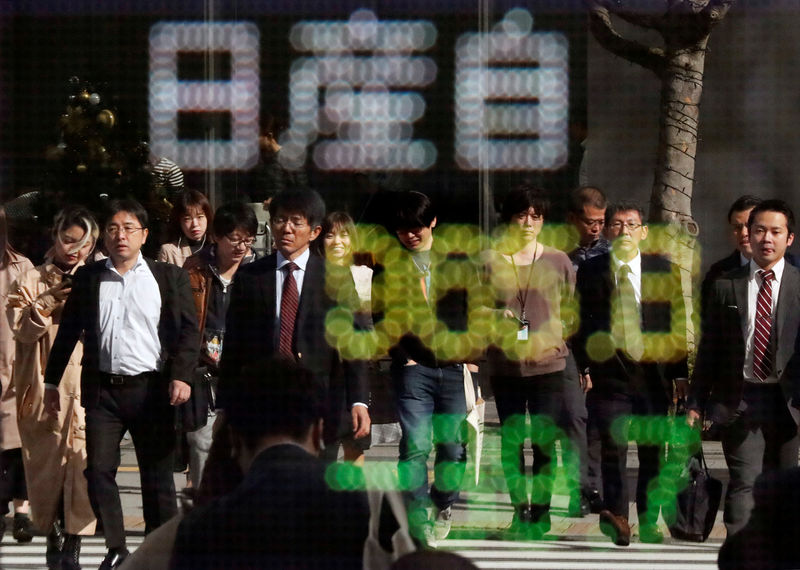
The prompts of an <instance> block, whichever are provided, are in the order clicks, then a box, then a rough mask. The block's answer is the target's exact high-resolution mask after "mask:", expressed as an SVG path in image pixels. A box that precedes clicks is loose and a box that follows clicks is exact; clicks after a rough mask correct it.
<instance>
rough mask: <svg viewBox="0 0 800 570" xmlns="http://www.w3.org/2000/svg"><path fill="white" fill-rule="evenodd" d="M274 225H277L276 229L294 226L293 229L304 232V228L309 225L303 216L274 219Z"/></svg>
mask: <svg viewBox="0 0 800 570" xmlns="http://www.w3.org/2000/svg"><path fill="white" fill-rule="evenodd" d="M272 223H273V224H275V226H276V227H282V226H285V225H286V224H292V227H293V228H294V229H296V230H302V229H303V228H304V227H306V226H307V225H308V222H307V221H306V219H305V218H304V217H302V216H292V217H291V218H286V217H284V216H279V217H277V218H273V219H272Z"/></svg>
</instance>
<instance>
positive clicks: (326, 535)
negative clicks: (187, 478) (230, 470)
mask: <svg viewBox="0 0 800 570" xmlns="http://www.w3.org/2000/svg"><path fill="white" fill-rule="evenodd" d="M265 379H268V381H265ZM316 380H317V379H316V378H315V377H314V375H313V374H312V373H311V372H309V371H307V370H305V369H304V368H301V367H300V366H297V365H296V364H295V363H294V362H287V361H285V360H268V361H263V360H260V361H256V362H252V361H251V362H250V363H249V364H245V365H244V367H243V368H242V369H241V378H240V381H239V383H238V384H237V385H236V387H233V388H231V389H229V392H228V401H227V404H226V406H227V407H226V408H225V417H226V419H227V421H228V424H229V426H230V433H231V439H232V440H233V455H234V456H235V458H236V460H237V462H238V463H239V465H240V467H241V469H242V471H243V472H244V473H245V476H244V480H243V481H242V482H241V483H240V484H239V485H238V486H237V487H236V489H234V490H233V491H232V492H231V493H229V494H227V495H224V496H222V497H220V498H218V499H215V500H214V501H212V502H211V503H210V504H208V505H206V506H204V507H199V508H196V509H195V510H193V511H191V512H190V513H189V514H188V515H187V516H186V518H184V519H183V520H182V521H181V523H180V526H179V528H178V532H177V535H176V539H175V547H174V551H173V559H172V567H173V568H176V569H180V570H184V569H185V570H200V569H204V568H208V569H214V570H216V569H218V568H227V569H237V570H238V569H244V568H248V569H253V570H255V569H260V568H295V569H311V568H315V569H320V570H321V569H327V568H342V569H344V568H352V569H360V568H361V567H362V554H363V551H364V542H365V540H366V538H367V530H368V529H367V527H368V521H369V507H368V505H367V498H366V493H365V492H364V491H363V490H361V491H354V490H352V489H350V490H348V489H333V488H331V486H330V485H329V484H328V482H327V479H326V467H325V464H324V463H323V462H322V461H321V460H319V459H318V458H317V457H315V456H316V455H317V454H318V453H319V451H320V447H321V440H322V430H323V427H322V411H321V404H322V401H321V398H320V396H323V395H322V394H320V392H319V390H318V389H317V386H316Z"/></svg>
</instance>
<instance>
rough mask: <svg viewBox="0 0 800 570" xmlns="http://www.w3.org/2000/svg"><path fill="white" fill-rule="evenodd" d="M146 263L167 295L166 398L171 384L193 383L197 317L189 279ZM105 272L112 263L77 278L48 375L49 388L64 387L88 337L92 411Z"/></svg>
mask: <svg viewBox="0 0 800 570" xmlns="http://www.w3.org/2000/svg"><path fill="white" fill-rule="evenodd" d="M145 261H146V262H147V265H148V267H149V268H150V271H151V272H152V273H153V276H154V277H155V279H156V282H157V283H158V289H159V291H160V293H161V318H160V319H159V321H158V338H159V340H160V341H161V362H162V365H161V372H162V377H163V380H164V397H165V398H166V397H167V387H168V385H169V382H170V381H171V380H173V379H177V380H182V381H184V382H186V383H191V381H192V372H193V371H194V368H195V366H197V358H198V353H199V346H200V338H199V333H198V331H197V317H196V315H195V310H194V301H193V300H192V289H191V287H190V286H189V276H188V275H187V273H186V272H185V271H184V270H183V269H181V268H180V267H177V266H175V265H172V264H171V263H162V262H160V261H152V260H150V259H147V258H145ZM104 271H106V261H105V260H101V261H97V262H95V263H91V264H89V265H86V266H84V267H82V268H80V269H79V270H78V271H77V272H76V273H75V280H74V284H73V287H72V293H70V295H69V297H68V298H67V302H66V304H65V305H64V312H63V314H62V315H61V326H60V327H59V329H58V334H57V335H56V339H55V341H54V343H53V348H52V350H51V351H50V357H49V358H48V360H47V368H46V370H45V375H44V381H45V383H47V384H54V385H58V383H59V382H60V381H61V376H62V374H63V373H64V369H65V368H66V366H67V363H68V362H69V358H70V355H71V354H72V350H73V349H74V348H75V344H76V343H77V342H78V340H79V339H80V338H81V335H83V360H82V361H81V366H82V371H81V404H82V405H83V406H84V408H86V409H87V410H88V409H90V408H92V407H94V406H95V405H96V404H97V399H98V397H99V389H100V381H99V378H98V372H99V362H100V339H99V338H98V330H97V329H98V326H97V324H98V311H99V308H100V276H101V275H102V274H103V272H104Z"/></svg>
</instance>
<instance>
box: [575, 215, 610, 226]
mask: <svg viewBox="0 0 800 570" xmlns="http://www.w3.org/2000/svg"><path fill="white" fill-rule="evenodd" d="M580 220H581V221H582V222H583V223H584V224H585V225H587V226H589V227H590V228H594V227H597V226H599V227H601V228H602V227H603V226H604V225H606V221H605V220H604V219H603V218H598V219H594V220H592V219H589V218H584V217H581V219H580Z"/></svg>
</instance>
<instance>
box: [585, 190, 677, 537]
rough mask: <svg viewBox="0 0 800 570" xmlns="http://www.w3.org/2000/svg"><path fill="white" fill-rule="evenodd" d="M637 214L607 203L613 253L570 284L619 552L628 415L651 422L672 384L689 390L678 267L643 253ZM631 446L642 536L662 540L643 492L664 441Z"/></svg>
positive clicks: (665, 405) (605, 518)
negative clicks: (574, 286) (636, 461)
mask: <svg viewBox="0 0 800 570" xmlns="http://www.w3.org/2000/svg"><path fill="white" fill-rule="evenodd" d="M643 217H644V213H643V211H642V209H641V208H640V207H639V206H638V205H636V204H633V203H630V202H623V203H619V204H616V205H614V206H612V207H611V208H610V211H609V214H608V216H607V220H608V236H609V238H610V239H611V240H612V245H611V252H610V253H608V254H605V255H601V256H598V257H595V258H592V259H589V260H587V261H585V262H584V263H582V264H581V266H580V268H579V269H578V278H577V291H578V295H579V298H580V319H581V321H580V328H579V329H578V333H577V335H576V338H575V342H573V349H574V351H575V359H576V361H577V363H578V367H579V370H580V371H581V373H582V374H583V375H584V376H585V377H587V380H589V381H591V382H592V383H593V387H592V391H591V397H590V398H589V400H588V404H589V415H590V416H591V417H593V418H594V419H595V420H596V422H597V425H598V429H599V432H600V441H601V445H602V460H601V472H602V476H603V500H604V506H605V508H604V509H603V510H602V511H601V512H600V528H601V530H602V531H603V533H604V534H607V535H608V536H610V537H611V538H612V539H613V540H614V542H615V543H616V544H617V545H619V546H627V545H628V544H629V543H630V537H631V529H630V526H629V524H628V484H627V473H626V471H627V457H628V430H629V427H630V425H629V422H628V420H626V419H625V417H626V416H631V415H635V416H637V421H638V422H643V423H646V422H650V423H653V422H655V423H657V422H658V421H659V420H660V419H661V418H664V417H666V416H667V412H668V410H669V406H670V404H671V403H672V395H673V381H674V382H675V385H676V388H675V391H676V392H678V394H679V395H681V394H685V392H686V390H687V387H688V382H687V380H686V378H687V375H688V368H687V361H686V355H687V348H686V309H685V305H684V300H683V295H682V292H681V282H680V270H679V268H678V267H677V266H676V265H674V264H672V263H670V262H669V261H668V260H667V259H666V258H664V257H661V256H657V255H645V254H643V253H642V252H641V250H640V244H641V243H642V242H643V241H644V240H646V239H647V235H648V227H647V225H646V224H644V222H643ZM673 325H674V326H673ZM648 333H651V334H648ZM648 425H649V424H648ZM641 431H642V432H643V433H647V432H648V430H647V429H644V430H641ZM637 444H638V454H639V474H638V481H637V485H636V510H637V513H638V515H639V539H640V541H641V542H661V541H662V540H663V535H662V533H661V531H660V530H659V528H658V526H657V524H656V521H657V520H658V514H659V508H658V506H654V507H652V508H649V509H648V491H649V489H648V486H650V484H651V482H652V481H653V480H654V479H655V478H656V477H657V475H658V472H659V468H660V461H659V460H660V457H661V456H663V452H664V448H663V443H662V442H644V441H639V442H637Z"/></svg>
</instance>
